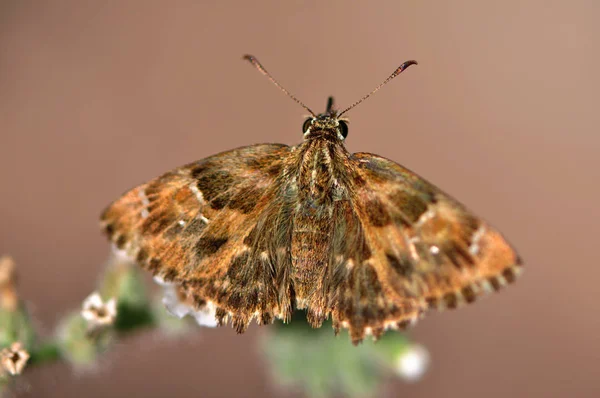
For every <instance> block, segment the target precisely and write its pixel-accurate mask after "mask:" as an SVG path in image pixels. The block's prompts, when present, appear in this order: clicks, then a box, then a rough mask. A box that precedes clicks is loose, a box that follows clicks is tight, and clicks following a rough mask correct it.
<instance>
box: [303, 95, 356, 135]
mask: <svg viewBox="0 0 600 398" xmlns="http://www.w3.org/2000/svg"><path fill="white" fill-rule="evenodd" d="M302 132H303V133H304V138H309V137H311V136H312V135H314V134H315V133H317V132H330V133H334V135H335V136H336V137H337V138H338V139H340V140H341V141H343V140H345V139H346V137H347V136H348V119H345V118H340V117H339V114H338V112H337V111H336V110H335V109H333V97H329V99H328V100H327V110H326V111H325V113H321V114H319V115H316V116H310V117H309V118H308V119H306V120H305V121H304V124H303V125H302Z"/></svg>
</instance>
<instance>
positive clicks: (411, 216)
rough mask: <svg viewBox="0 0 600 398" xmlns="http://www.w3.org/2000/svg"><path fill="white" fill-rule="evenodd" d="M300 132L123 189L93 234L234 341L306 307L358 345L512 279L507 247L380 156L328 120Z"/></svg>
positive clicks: (328, 116) (515, 265)
mask: <svg viewBox="0 0 600 398" xmlns="http://www.w3.org/2000/svg"><path fill="white" fill-rule="evenodd" d="M330 105H331V104H330ZM329 108H330V107H329ZM305 127H306V129H305V134H304V136H305V139H304V142H302V143H301V144H299V145H297V146H293V147H289V146H286V145H281V144H261V145H253V146H248V147H243V148H239V149H234V150H231V151H228V152H223V153H221V154H218V155H215V156H212V157H209V158H206V159H203V160H200V161H198V162H195V163H192V164H189V165H187V166H184V167H181V168H178V169H175V170H173V171H171V172H168V173H166V174H164V175H163V176H161V177H158V178H156V179H154V180H152V181H150V182H148V183H146V184H143V185H141V186H139V187H137V188H134V189H133V190H131V191H129V192H128V193H126V194H125V195H123V196H122V197H121V198H120V199H118V200H117V201H115V202H114V203H113V204H111V205H110V206H109V207H108V208H107V209H106V210H105V212H104V213H103V215H102V223H103V226H104V229H105V231H106V232H107V233H108V235H109V237H110V239H111V240H112V241H113V242H114V243H115V245H116V246H117V247H118V248H119V249H121V250H124V251H126V252H127V253H128V254H129V255H130V256H131V257H132V258H135V259H136V261H137V262H139V263H140V264H142V265H143V266H144V267H146V268H147V269H149V270H150V271H151V272H152V273H153V274H154V275H156V276H159V277H160V278H162V279H164V280H165V281H169V282H172V283H175V284H176V285H178V286H179V287H180V289H181V291H182V292H183V294H185V295H187V296H188V297H190V298H192V299H193V300H194V302H195V305H196V307H197V308H198V309H202V308H205V307H207V306H210V308H214V309H215V316H216V319H217V322H218V323H219V324H224V323H227V321H228V320H231V322H232V324H233V326H234V327H235V328H236V330H237V331H238V332H243V331H245V330H246V328H247V327H248V324H249V323H250V321H251V320H252V319H253V318H256V319H257V321H258V323H260V324H269V323H272V322H273V320H274V319H275V318H280V319H283V320H289V319H290V317H291V314H292V312H293V311H294V310H295V309H302V308H305V309H306V310H307V316H308V320H309V322H310V323H311V324H312V325H313V326H314V327H319V326H320V325H321V324H322V322H323V321H324V320H325V319H326V318H328V317H330V316H331V317H332V319H333V325H334V328H335V329H336V331H337V330H338V329H339V328H340V327H346V328H349V330H350V335H351V338H352V341H353V342H354V343H358V342H360V341H361V340H362V339H363V338H364V336H365V335H373V336H374V337H378V336H380V335H381V334H382V333H383V331H384V330H386V329H390V328H391V329H396V328H404V327H406V326H408V325H409V324H411V323H413V322H414V321H415V320H416V319H418V318H419V317H420V316H421V315H422V314H423V313H424V312H425V311H426V310H427V309H429V308H454V307H456V306H458V305H459V304H461V303H464V302H471V301H473V300H474V299H475V298H476V297H477V296H479V295H480V294H482V293H484V292H486V291H492V290H497V289H498V288H499V287H500V286H502V285H504V284H506V283H507V282H512V281H513V280H514V279H515V277H516V276H517V275H518V273H519V271H520V265H521V262H520V260H519V258H518V256H517V255H516V253H515V252H514V250H513V249H512V248H511V247H510V246H509V244H508V243H507V242H506V240H505V239H504V238H503V237H502V236H501V235H500V233H498V232H497V231H496V230H495V229H493V228H492V227H490V226H489V225H488V224H487V223H485V222H484V221H482V220H481V219H479V218H477V217H475V216H474V215H472V214H471V213H470V212H469V211H468V210H467V209H465V207H464V206H463V205H461V204H460V203H458V202H457V201H455V200H454V199H452V198H451V197H449V196H448V195H446V194H445V193H443V192H441V191H440V190H439V189H437V188H436V187H434V186H433V185H432V184H430V183H428V182H427V181H425V180H424V179H423V178H421V177H419V176H417V175H416V174H414V173H413V172H411V171H409V170H407V169H405V168H404V167H402V166H400V165H398V164H396V163H394V162H392V161H390V160H387V159H384V158H382V157H379V156H377V155H372V154H368V153H355V154H350V153H349V152H348V151H347V150H346V149H345V147H344V145H343V140H344V138H345V136H346V134H347V125H346V124H345V122H344V121H343V120H340V119H338V117H337V116H336V113H335V112H334V111H332V110H331V109H328V112H327V113H325V114H323V115H319V116H317V117H314V118H311V119H309V122H308V123H307V124H306V125H305Z"/></svg>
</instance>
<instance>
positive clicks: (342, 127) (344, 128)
mask: <svg viewBox="0 0 600 398" xmlns="http://www.w3.org/2000/svg"><path fill="white" fill-rule="evenodd" d="M338 123H339V124H340V125H339V128H340V133H341V134H342V137H344V138H346V137H347V136H348V123H346V122H345V121H343V120H340V121H339V122H338Z"/></svg>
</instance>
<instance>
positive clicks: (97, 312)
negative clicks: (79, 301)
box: [81, 292, 117, 329]
mask: <svg viewBox="0 0 600 398" xmlns="http://www.w3.org/2000/svg"><path fill="white" fill-rule="evenodd" d="M81 316H82V317H83V318H84V319H85V320H86V321H88V324H89V326H90V327H91V328H93V329H95V328H100V327H104V326H109V325H112V324H113V323H114V322H115V319H116V318H117V301H116V300H115V299H114V298H111V299H110V300H108V301H107V302H106V303H105V302H104V301H102V297H100V294H99V293H98V292H94V293H92V294H90V295H89V296H88V297H87V298H86V299H85V300H84V301H83V306H82V309H81Z"/></svg>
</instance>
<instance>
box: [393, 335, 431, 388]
mask: <svg viewBox="0 0 600 398" xmlns="http://www.w3.org/2000/svg"><path fill="white" fill-rule="evenodd" d="M429 360H430V357H429V352H428V351H427V349H426V348H425V347H423V346H422V345H420V344H412V345H411V346H409V347H408V348H406V349H405V350H403V351H402V352H401V353H400V355H399V356H398V358H397V359H396V367H395V370H396V373H397V374H398V375H399V376H400V377H402V378H403V379H404V380H407V381H417V380H419V379H420V378H421V377H422V376H423V375H424V374H425V372H426V371H427V368H428V367H429Z"/></svg>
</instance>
